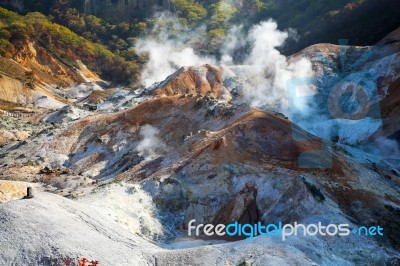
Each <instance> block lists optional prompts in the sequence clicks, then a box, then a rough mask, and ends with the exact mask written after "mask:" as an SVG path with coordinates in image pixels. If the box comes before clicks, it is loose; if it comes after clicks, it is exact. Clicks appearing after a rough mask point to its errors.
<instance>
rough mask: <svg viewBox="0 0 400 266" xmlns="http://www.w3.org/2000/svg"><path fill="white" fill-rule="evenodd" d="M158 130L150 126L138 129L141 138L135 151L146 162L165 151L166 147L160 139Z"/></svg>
mask: <svg viewBox="0 0 400 266" xmlns="http://www.w3.org/2000/svg"><path fill="white" fill-rule="evenodd" d="M159 133H160V132H159V130H158V129H157V128H155V127H153V126H151V125H144V126H142V127H141V128H140V133H139V134H140V136H141V137H142V139H141V141H140V142H139V144H138V146H137V148H136V150H137V151H138V153H139V155H140V156H143V157H144V158H145V160H146V161H149V160H153V159H155V158H157V157H158V156H160V155H161V154H162V153H163V152H165V151H166V150H167V145H165V143H164V142H162V140H161V139H160V137H159V136H158V135H159Z"/></svg>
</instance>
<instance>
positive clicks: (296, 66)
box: [244, 20, 313, 113]
mask: <svg viewBox="0 0 400 266" xmlns="http://www.w3.org/2000/svg"><path fill="white" fill-rule="evenodd" d="M288 37H289V34H288V33H287V32H282V31H279V30H278V25H277V24H276V23H275V22H274V21H272V20H269V21H267V22H262V23H260V24H259V25H255V26H253V28H252V29H251V30H250V32H249V35H248V36H247V39H248V40H249V42H250V43H251V44H252V49H251V52H250V54H249V56H248V57H247V58H246V59H245V61H244V63H245V64H246V65H250V66H251V67H252V72H253V73H252V74H253V77H252V79H250V82H249V84H248V86H246V87H245V88H246V91H245V95H246V96H247V97H248V98H249V100H250V102H251V104H252V105H253V106H267V107H269V108H273V109H275V110H276V111H280V112H282V113H287V111H288V106H287V97H286V95H287V89H286V82H287V81H288V80H290V79H293V78H301V77H310V76H312V75H313V71H312V65H311V62H310V61H309V60H308V59H305V58H302V59H300V60H298V61H295V62H292V63H289V62H288V61H287V59H286V57H285V56H284V55H282V54H281V53H280V52H279V51H278V49H277V48H278V47H280V46H282V45H283V44H284V42H285V41H286V39H287V38H288ZM304 104H306V103H304ZM292 107H293V106H292ZM296 107H297V108H305V106H296Z"/></svg>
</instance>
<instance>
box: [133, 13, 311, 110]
mask: <svg viewBox="0 0 400 266" xmlns="http://www.w3.org/2000/svg"><path fill="white" fill-rule="evenodd" d="M178 28H179V26H178ZM243 31H244V30H243V26H242V25H239V26H233V27H232V28H231V30H230V31H229V32H228V34H227V36H226V38H225V42H224V43H223V45H222V49H221V59H220V60H217V59H216V58H213V57H210V56H201V55H199V54H196V52H195V49H194V48H193V47H192V46H193V45H192V43H193V42H192V40H193V38H192V37H194V36H186V35H185V34H182V35H177V36H179V37H177V36H175V37H174V38H171V37H170V35H169V34H168V32H167V33H166V32H165V31H161V33H160V34H159V36H158V39H159V40H158V41H156V40H154V39H145V40H139V41H138V42H137V43H136V49H137V51H138V52H141V53H142V52H148V53H149V61H148V63H147V64H146V65H145V68H144V69H143V71H142V83H143V84H144V85H145V86H146V87H148V86H151V85H152V84H154V83H155V82H160V81H163V80H164V79H166V78H167V77H168V76H169V75H171V74H172V73H173V72H175V71H176V70H178V69H179V68H180V67H182V66H194V65H203V64H219V65H233V64H234V55H235V52H237V51H238V50H244V49H243V48H244V47H246V46H247V47H250V51H249V52H248V54H246V55H245V56H242V58H243V59H242V60H241V62H235V63H238V64H239V65H247V67H246V70H245V71H244V72H245V73H240V71H239V73H236V74H237V75H238V76H239V77H240V76H241V74H243V75H245V76H246V82H245V84H244V86H243V93H244V97H245V99H246V100H247V102H249V103H250V104H251V105H252V106H257V107H265V108H267V109H270V110H271V109H272V110H275V111H279V112H282V113H284V114H287V113H288V106H287V96H286V95H287V91H286V82H287V81H288V80H289V79H292V78H298V77H310V76H312V74H313V71H312V67H311V62H310V61H309V60H307V59H300V60H298V61H295V62H290V63H289V62H288V61H287V58H286V57H285V56H284V55H282V54H281V53H280V52H279V50H278V49H277V48H278V47H280V46H282V45H283V44H284V43H285V41H286V39H287V38H288V37H289V35H293V33H292V31H291V32H290V33H288V32H286V31H280V30H278V25H277V24H276V22H274V21H272V20H268V21H266V22H261V23H260V24H258V25H254V26H253V27H252V28H251V29H250V30H249V32H248V33H244V32H243ZM193 32H196V34H195V35H196V36H197V37H198V36H201V34H203V33H204V28H199V29H195V30H193ZM193 32H192V33H188V34H189V35H191V34H193ZM306 107H307V103H306V102H301V103H299V104H298V106H295V107H293V108H296V109H300V110H302V109H305V108H306ZM302 111H303V110H302Z"/></svg>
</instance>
